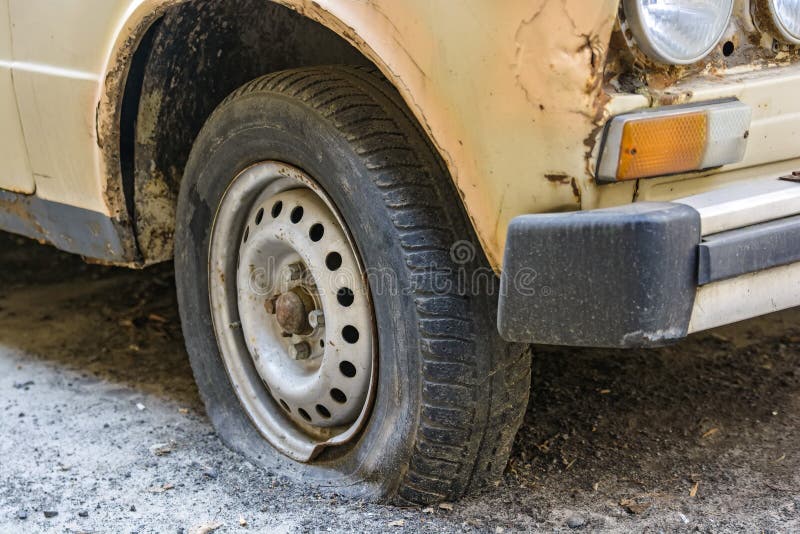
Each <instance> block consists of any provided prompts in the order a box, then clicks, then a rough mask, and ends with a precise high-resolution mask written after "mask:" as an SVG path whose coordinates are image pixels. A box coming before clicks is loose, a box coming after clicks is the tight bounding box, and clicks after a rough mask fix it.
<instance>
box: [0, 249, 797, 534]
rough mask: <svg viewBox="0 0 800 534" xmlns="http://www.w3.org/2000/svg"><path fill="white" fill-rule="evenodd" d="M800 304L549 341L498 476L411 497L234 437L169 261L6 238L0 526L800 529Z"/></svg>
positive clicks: (0, 338)
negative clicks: (348, 483)
mask: <svg viewBox="0 0 800 534" xmlns="http://www.w3.org/2000/svg"><path fill="white" fill-rule="evenodd" d="M798 319H800V310H789V311H786V312H783V313H779V314H775V315H771V316H769V317H765V318H761V319H758V320H755V321H750V322H746V323H742V324H739V325H736V326H732V327H727V328H724V329H720V330H717V331H714V332H711V333H708V334H702V335H697V336H693V337H692V338H690V339H689V340H687V341H685V342H684V343H681V344H679V345H675V346H672V347H669V348H664V349H660V350H651V351H627V352H626V351H615V350H569V349H553V348H540V349H538V350H537V356H536V358H535V363H534V368H533V395H532V401H531V405H530V407H529V410H528V414H527V417H526V421H525V425H524V427H523V428H522V430H521V432H520V434H519V436H518V438H517V442H516V446H515V449H514V452H513V455H512V459H511V461H510V463H509V466H508V469H507V472H506V476H505V478H504V480H503V482H502V483H501V484H500V485H499V487H497V488H493V489H491V490H488V491H486V492H484V493H483V494H481V495H477V496H473V497H470V498H468V499H465V500H463V501H461V502H457V503H453V505H452V507H451V506H445V507H436V508H429V509H397V508H391V507H385V506H377V505H371V504H364V503H359V502H347V501H345V500H343V499H342V498H340V497H337V496H335V495H329V494H321V493H320V492H317V491H315V490H314V489H313V488H304V487H300V486H297V485H295V484H293V483H292V482H291V481H289V480H288V479H286V478H285V477H282V476H281V474H280V473H277V472H265V471H262V470H261V469H259V468H257V467H255V466H253V465H252V464H250V463H249V462H248V461H247V460H245V459H244V458H242V457H240V456H238V455H236V454H234V453H232V452H230V451H229V450H227V449H226V448H225V447H224V446H223V445H222V443H221V442H220V441H219V440H218V439H217V437H216V436H215V434H214V431H213V429H212V428H211V427H210V425H209V423H208V420H207V419H206V417H205V415H204V412H203V407H202V405H201V403H200V401H199V398H198V395H197V391H196V389H195V387H194V384H193V381H192V374H191V371H190V368H189V364H188V362H187V359H186V355H185V353H184V350H183V344H182V343H183V342H182V337H181V332H180V326H179V322H178V315H177V308H176V304H175V298H174V287H173V282H172V272H171V266H170V265H165V266H160V267H157V268H154V269H150V270H147V271H144V272H132V271H125V270H119V269H110V268H105V267H98V266H89V265H85V264H83V263H82V262H81V260H80V259H78V258H74V257H70V256H67V255H64V254H61V253H59V252H56V251H55V250H53V249H51V248H48V247H43V246H40V245H38V244H35V243H32V242H28V241H25V240H22V239H18V238H15V237H10V236H3V235H0V531H1V532H23V531H25V532H31V531H34V532H35V531H56V532H108V531H115V532H140V533H144V532H190V531H192V530H195V531H197V529H198V528H201V527H203V526H206V527H210V526H216V525H220V528H219V530H218V531H217V532H245V531H247V530H248V529H249V530H253V531H255V530H268V531H270V532H307V531H340V530H347V531H362V532H374V531H382V532H402V531H419V530H425V531H433V532H462V531H480V532H512V531H536V530H547V531H562V532H566V531H571V530H578V531H579V530H584V531H620V532H622V531H625V532H628V531H638V532H672V531H702V532H738V531H748V532H757V531H761V532H798V531H800V447H799V446H798V444H800V321H798ZM54 514H57V515H54ZM48 516H51V517H48ZM240 522H246V523H247V524H246V526H243V525H241V524H240Z"/></svg>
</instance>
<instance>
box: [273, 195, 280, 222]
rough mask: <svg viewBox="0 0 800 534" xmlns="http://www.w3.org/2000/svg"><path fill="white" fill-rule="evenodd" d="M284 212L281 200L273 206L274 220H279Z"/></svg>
mask: <svg viewBox="0 0 800 534" xmlns="http://www.w3.org/2000/svg"><path fill="white" fill-rule="evenodd" d="M282 211H283V202H282V201H280V200H279V201H277V202H276V203H275V204H273V205H272V218H273V219H277V218H278V215H280V214H281V212H282Z"/></svg>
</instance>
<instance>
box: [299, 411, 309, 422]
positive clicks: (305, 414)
mask: <svg viewBox="0 0 800 534" xmlns="http://www.w3.org/2000/svg"><path fill="white" fill-rule="evenodd" d="M297 413H299V414H300V417H302V418H303V419H305V420H306V421H308V422H309V423H310V422H311V416H310V415H308V412H307V411H305V410H304V409H302V408H298V409H297Z"/></svg>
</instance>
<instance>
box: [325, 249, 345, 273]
mask: <svg viewBox="0 0 800 534" xmlns="http://www.w3.org/2000/svg"><path fill="white" fill-rule="evenodd" d="M325 266H326V267H328V269H329V270H331V271H336V270H338V269H339V267H341V266H342V255H341V254H339V253H338V252H331V253H330V254H328V256H327V257H326V258H325Z"/></svg>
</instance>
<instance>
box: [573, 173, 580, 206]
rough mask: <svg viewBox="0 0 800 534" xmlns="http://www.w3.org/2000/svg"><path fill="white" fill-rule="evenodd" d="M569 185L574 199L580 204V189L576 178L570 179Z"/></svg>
mask: <svg viewBox="0 0 800 534" xmlns="http://www.w3.org/2000/svg"><path fill="white" fill-rule="evenodd" d="M570 185H572V194H573V195H575V200H576V201H577V202H578V204H580V203H581V190H580V188H579V187H578V182H577V180H575V178H573V179H572V180H570Z"/></svg>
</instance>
